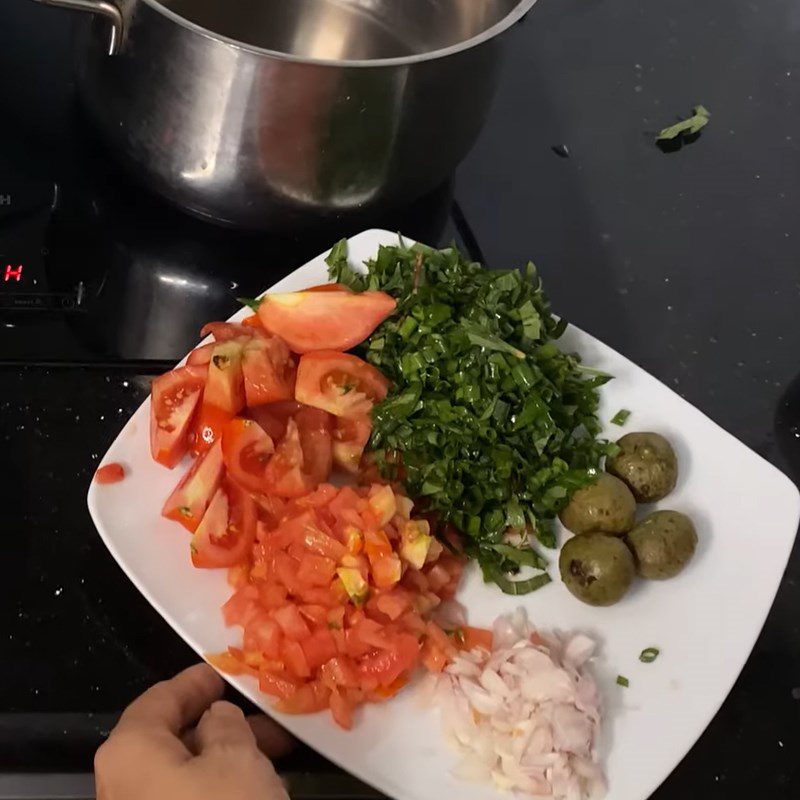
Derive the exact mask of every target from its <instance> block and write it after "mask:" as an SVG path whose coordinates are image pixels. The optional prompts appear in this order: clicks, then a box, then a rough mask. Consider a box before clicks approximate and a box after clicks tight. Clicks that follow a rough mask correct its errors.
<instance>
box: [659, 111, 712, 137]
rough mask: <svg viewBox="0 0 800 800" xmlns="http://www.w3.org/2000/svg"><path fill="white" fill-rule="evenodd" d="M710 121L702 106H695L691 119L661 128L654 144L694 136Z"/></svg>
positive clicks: (709, 115) (709, 116) (708, 114)
mask: <svg viewBox="0 0 800 800" xmlns="http://www.w3.org/2000/svg"><path fill="white" fill-rule="evenodd" d="M710 119H711V114H710V113H709V112H708V110H707V109H706V108H705V107H703V106H700V105H697V106H695V107H694V108H693V109H692V116H691V117H688V118H687V119H683V120H681V121H680V122H676V123H675V124H674V125H670V126H669V127H667V128H663V129H662V130H661V132H660V133H659V134H658V136H656V144H658V143H659V142H669V141H672V140H674V139H678V138H681V139H686V137H692V136H695V135H696V134H698V133H700V131H701V130H702V129H703V128H705V126H706V125H708V121H709V120H710Z"/></svg>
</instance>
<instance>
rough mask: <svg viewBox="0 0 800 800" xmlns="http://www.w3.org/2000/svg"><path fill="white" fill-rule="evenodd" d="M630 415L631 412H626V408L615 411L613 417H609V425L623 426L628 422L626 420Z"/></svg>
mask: <svg viewBox="0 0 800 800" xmlns="http://www.w3.org/2000/svg"><path fill="white" fill-rule="evenodd" d="M630 415H631V412H630V411H628V409H627V408H621V409H620V410H619V411H617V413H616V414H614V416H613V417H611V424H612V425H624V424H625V423H626V422H627V421H628V418H629V417H630Z"/></svg>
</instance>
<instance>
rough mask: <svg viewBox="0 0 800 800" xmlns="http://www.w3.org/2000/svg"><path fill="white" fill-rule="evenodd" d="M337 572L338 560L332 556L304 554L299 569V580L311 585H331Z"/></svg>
mask: <svg viewBox="0 0 800 800" xmlns="http://www.w3.org/2000/svg"><path fill="white" fill-rule="evenodd" d="M335 574H336V562H335V561H334V560H333V559H332V558H325V556H315V555H313V554H312V553H308V554H307V555H305V556H303V558H302V560H301V561H300V567H299V569H298V570H297V578H298V580H301V581H303V583H307V584H308V585H309V586H330V583H331V581H332V580H333V576H334V575H335Z"/></svg>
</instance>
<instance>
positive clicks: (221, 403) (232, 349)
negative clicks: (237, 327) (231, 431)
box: [203, 340, 245, 415]
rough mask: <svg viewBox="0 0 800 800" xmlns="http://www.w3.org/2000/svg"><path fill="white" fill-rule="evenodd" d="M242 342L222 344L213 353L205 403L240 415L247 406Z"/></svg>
mask: <svg viewBox="0 0 800 800" xmlns="http://www.w3.org/2000/svg"><path fill="white" fill-rule="evenodd" d="M242 350H243V346H242V343H241V342H238V341H236V340H230V341H225V342H220V343H219V344H217V345H215V346H214V349H213V350H212V352H211V362H210V363H209V365H208V380H207V382H206V388H205V391H204V392H203V403H208V404H209V405H212V406H217V408H221V409H222V410H223V411H227V412H228V413H229V414H231V415H233V414H238V413H239V412H240V411H241V410H242V409H243V408H244V405H245V395H244V376H243V375H242Z"/></svg>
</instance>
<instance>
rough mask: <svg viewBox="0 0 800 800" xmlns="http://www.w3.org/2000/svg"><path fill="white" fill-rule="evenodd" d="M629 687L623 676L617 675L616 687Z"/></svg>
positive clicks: (628, 682)
mask: <svg viewBox="0 0 800 800" xmlns="http://www.w3.org/2000/svg"><path fill="white" fill-rule="evenodd" d="M630 685H631V683H630V681H629V680H628V679H627V678H626V677H625V676H624V675H617V686H624V687H625V688H626V689H627V688H628V687H629V686H630Z"/></svg>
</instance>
